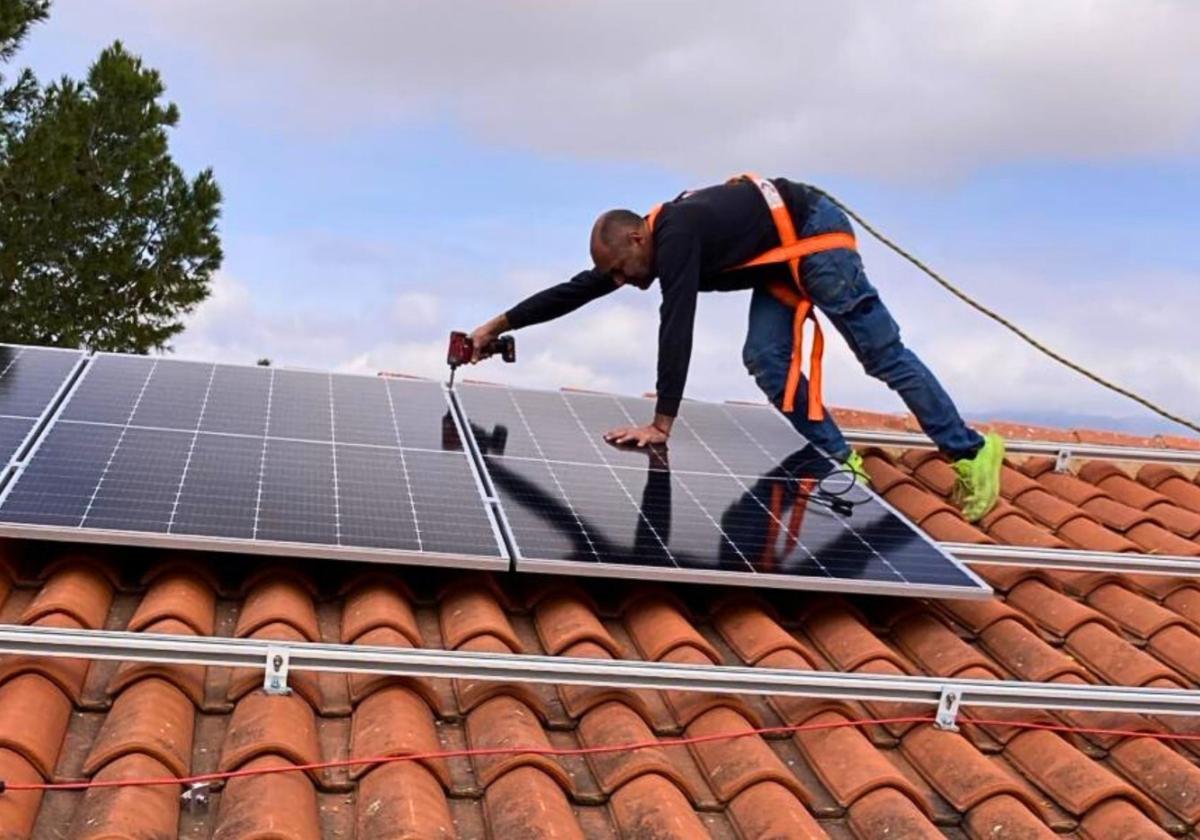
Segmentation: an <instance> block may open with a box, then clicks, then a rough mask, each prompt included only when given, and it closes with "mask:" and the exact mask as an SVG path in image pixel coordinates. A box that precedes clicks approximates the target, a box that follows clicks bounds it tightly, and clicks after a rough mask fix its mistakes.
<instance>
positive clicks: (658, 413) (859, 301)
mask: <svg viewBox="0 0 1200 840" xmlns="http://www.w3.org/2000/svg"><path fill="white" fill-rule="evenodd" d="M591 255H592V261H593V263H594V268H592V269H589V270H586V271H582V272H580V273H579V274H577V275H575V276H574V277H573V278H571V279H570V280H569V281H567V282H565V283H560V284H558V285H556V286H552V287H550V288H549V289H546V290H544V291H541V292H538V293H537V294H535V295H533V296H531V297H529V298H527V299H525V300H523V301H521V302H520V303H518V304H517V305H516V306H514V307H513V308H512V309H510V310H508V311H507V312H505V313H502V314H500V315H497V316H496V317H495V318H492V319H491V320H490V321H488V322H487V323H485V324H483V325H482V326H480V327H478V328H477V329H476V330H475V331H474V332H473V333H472V340H473V342H474V346H475V347H477V348H478V347H483V346H485V345H486V344H487V342H488V341H490V340H491V339H493V338H495V337H496V336H498V335H500V334H501V333H503V332H506V331H508V330H516V329H521V328H522V327H527V326H530V325H531V324H539V323H542V322H544V321H549V320H551V319H554V318H558V317H560V316H562V315H566V314H567V313H568V312H573V311H574V310H576V309H578V308H579V307H580V306H582V305H583V304H585V303H588V302H589V301H592V300H595V299H597V298H599V297H602V296H604V295H606V294H609V293H610V292H613V291H616V290H617V289H619V288H621V287H622V286H625V285H630V286H634V287H636V288H638V289H642V290H645V289H648V288H650V285H651V283H652V282H653V281H654V279H655V278H658V280H659V284H660V286H661V289H662V305H661V307H660V309H659V318H660V321H659V331H658V386H657V404H656V406H655V414H654V418H653V420H651V421H650V422H649V423H648V424H646V425H644V426H625V427H621V428H617V429H613V430H612V431H610V432H608V433H607V434H606V435H605V439H606V440H608V441H609V442H611V443H616V444H636V445H637V446H646V445H650V444H665V443H666V442H667V439H668V438H669V437H670V434H671V427H672V425H673V424H674V422H675V416H676V414H677V413H678V411H679V403H680V400H681V399H682V398H683V392H684V385H685V383H686V381H687V373H688V363H689V361H690V359H691V354H692V329H693V325H694V322H695V315H696V295H697V294H698V293H699V292H720V291H736V290H742V289H749V290H752V294H751V298H750V324H749V330H748V331H747V335H746V342H745V346H744V348H743V351H742V359H743V362H744V363H745V365H746V369H747V370H748V371H749V372H750V374H751V375H752V376H753V377H754V380H755V382H756V383H757V384H758V387H759V388H760V389H761V390H762V391H763V393H764V394H765V395H766V396H767V399H769V400H770V401H771V403H772V404H774V405H775V406H776V407H777V408H779V409H780V410H781V411H782V412H783V413H784V415H785V416H786V417H787V419H788V420H789V421H790V422H791V424H792V425H793V426H794V427H795V428H796V430H797V431H799V432H800V433H801V434H802V435H804V436H805V437H806V438H807V439H808V440H810V441H812V442H813V443H814V444H816V445H817V446H818V447H819V448H821V449H822V450H824V451H825V452H826V453H828V454H829V455H830V456H831V457H833V458H835V459H837V460H839V461H841V462H843V463H845V464H846V465H847V467H848V468H849V469H852V470H854V472H855V473H857V474H859V475H860V476H863V477H865V473H864V471H863V467H862V459H861V457H860V456H859V455H858V454H857V453H855V452H853V451H852V450H851V449H850V446H849V445H848V444H847V443H846V440H845V438H844V437H843V436H842V433H841V431H840V430H839V429H838V427H837V424H836V423H835V422H834V421H833V419H832V418H831V417H830V416H829V414H828V412H826V411H824V407H823V406H822V404H821V401H820V387H819V386H820V380H819V373H820V368H819V358H820V346H821V345H820V341H821V339H820V334H819V325H816V332H817V336H816V338H815V343H814V352H813V357H814V358H813V366H812V368H810V374H811V376H810V377H809V378H806V377H805V376H804V375H803V374H802V373H801V364H800V362H801V356H802V354H803V346H802V335H803V328H804V324H805V320H806V319H807V318H808V317H810V310H811V307H812V306H814V305H815V307H816V308H818V309H820V310H821V311H822V312H823V313H824V314H825V316H826V317H827V318H828V319H829V321H830V322H831V323H832V324H833V326H834V328H836V329H837V331H838V332H839V333H841V334H842V337H843V338H845V340H846V342H847V343H848V344H849V345H850V348H851V349H852V350H853V351H854V354H855V356H856V357H857V358H858V360H859V362H860V363H862V366H863V369H864V370H865V371H866V372H867V373H868V374H870V375H871V376H873V377H875V378H877V379H880V380H882V381H883V382H884V383H886V384H887V385H888V387H890V388H891V389H892V390H894V391H896V392H897V393H898V394H899V395H900V396H901V398H902V399H903V400H904V402H905V404H907V406H908V408H909V410H910V411H911V412H912V413H913V415H914V416H915V417H916V418H917V422H919V423H920V424H921V428H922V429H924V431H925V433H926V434H927V435H928V436H929V437H930V438H931V439H932V440H933V441H934V442H935V443H936V444H937V445H938V448H939V449H941V451H942V452H943V453H945V454H946V455H947V456H948V457H949V458H950V459H951V460H952V461H953V462H954V469H955V472H956V473H957V476H958V484H957V486H956V488H955V498H956V500H957V501H958V503H959V504H960V505H961V506H962V508H963V514H964V516H965V517H966V518H967V519H968V520H970V521H972V522H974V521H977V520H979V519H981V518H982V517H983V516H984V515H985V514H986V513H987V512H988V511H989V510H991V508H992V507H993V506H994V505H995V503H996V498H997V495H998V493H999V487H1000V468H1001V464H1002V462H1003V460H1004V442H1003V440H1001V438H1000V437H999V436H998V435H994V434H989V435H987V436H986V437H985V436H981V435H979V434H978V433H977V432H975V431H974V430H972V429H970V428H968V427H967V425H966V424H965V423H964V422H963V420H962V418H961V417H960V416H959V413H958V410H957V409H956V408H955V406H954V403H953V402H952V401H951V399H950V397H949V395H947V394H946V392H945V390H944V389H943V388H942V386H941V385H940V384H939V383H938V381H937V379H936V378H935V377H934V376H933V374H932V373H930V371H929V369H928V368H926V367H925V365H924V364H922V363H921V361H920V360H919V359H918V358H917V357H916V355H915V354H913V352H912V351H911V350H909V349H908V348H906V347H905V346H904V344H903V343H902V342H901V341H900V328H899V327H898V326H897V324H896V322H895V321H894V320H893V319H892V316H891V315H890V314H889V312H888V310H887V308H886V307H885V306H884V305H883V301H882V300H880V297H879V293H878V292H877V291H876V290H875V288H874V287H873V286H872V285H871V283H870V282H869V281H868V280H867V276H866V274H865V273H864V272H863V266H862V260H861V259H860V258H859V255H858V251H857V250H855V247H854V240H853V232H852V229H851V227H850V222H849V220H848V219H847V218H846V215H845V213H843V212H842V211H841V210H840V209H839V208H838V207H837V206H836V205H834V204H833V202H832V201H830V200H829V199H828V198H827V197H826V196H824V195H823V194H822V193H821V192H819V191H817V190H815V189H812V188H810V187H807V186H805V185H803V184H799V183H795V182H793V181H788V180H786V179H783V178H777V179H773V180H770V181H768V180H766V179H762V178H759V177H758V176H755V175H745V176H740V177H738V178H736V179H733V180H731V181H729V182H728V183H725V184H722V185H719V186H714V187H707V188H705V189H700V190H694V191H690V192H685V193H683V194H682V195H680V196H679V197H678V198H676V199H675V200H674V201H670V202H667V203H666V204H663V205H660V206H659V207H657V208H655V209H654V211H652V213H651V214H650V215H649V216H647V217H643V216H640V215H638V214H636V213H634V212H632V211H629V210H610V211H608V212H606V213H603V214H602V215H601V216H600V217H599V218H598V219H597V220H596V223H595V225H594V226H593V228H592V236H591ZM813 320H814V321H815V318H814V319H813ZM473 361H478V356H477V357H476V359H475V360H473ZM810 379H811V381H810Z"/></svg>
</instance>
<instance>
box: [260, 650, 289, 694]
mask: <svg viewBox="0 0 1200 840" xmlns="http://www.w3.org/2000/svg"><path fill="white" fill-rule="evenodd" d="M288 661H289V656H288V649H287V648H285V647H268V648H267V661H266V665H265V667H266V670H265V671H264V673H263V691H264V692H266V693H267V694H291V693H292V690H291V689H290V688H288Z"/></svg>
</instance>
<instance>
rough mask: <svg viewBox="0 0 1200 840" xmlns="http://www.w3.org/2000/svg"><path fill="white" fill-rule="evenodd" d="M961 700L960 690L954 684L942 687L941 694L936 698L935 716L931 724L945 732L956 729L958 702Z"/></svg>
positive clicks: (955, 730)
mask: <svg viewBox="0 0 1200 840" xmlns="http://www.w3.org/2000/svg"><path fill="white" fill-rule="evenodd" d="M961 701H962V691H961V690H960V689H959V688H957V687H956V686H952V685H947V686H943V687H942V696H941V697H940V698H939V699H938V706H937V717H936V718H935V719H934V722H933V725H934V726H936V727H937V728H938V729H941V730H944V731H946V732H957V731H958V704H959V703H960V702H961Z"/></svg>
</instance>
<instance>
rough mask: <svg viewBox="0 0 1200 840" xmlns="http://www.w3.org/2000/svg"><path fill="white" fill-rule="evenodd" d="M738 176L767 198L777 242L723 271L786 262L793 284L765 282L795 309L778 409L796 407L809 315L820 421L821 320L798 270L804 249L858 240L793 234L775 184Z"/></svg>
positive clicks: (811, 399) (812, 394)
mask: <svg viewBox="0 0 1200 840" xmlns="http://www.w3.org/2000/svg"><path fill="white" fill-rule="evenodd" d="M741 180H746V181H749V182H750V183H752V184H754V186H756V187H758V191H759V192H760V193H761V194H762V197H763V200H764V201H766V202H767V208H768V209H769V210H770V211H771V218H772V220H774V222H775V230H776V231H778V233H779V247H777V248H771V249H770V250H769V251H764V252H763V253H761V254H759V255H758V256H757V257H753V258H752V259H749V260H746V262H744V263H742V264H741V265H735V266H733V267H732V268H729V269H726V270H727V271H737V270H739V269H743V268H751V267H753V266H758V265H771V264H774V263H787V267H788V270H789V271H790V272H791V274H792V281H793V283H791V284H789V283H785V282H778V283H772V284H771V285H770V286H769V287H768V290H769V291H770V292H771V294H772V295H773V296H774V297H775V299H776V300H778V301H779V302H780V303H783V304H784V305H786V306H789V307H793V308H794V309H795V310H796V315H795V320H794V321H793V322H792V338H793V347H792V363H791V366H790V367H789V368H788V376H787V386H786V388H785V389H784V392H783V410H784V411H785V412H787V413H789V414H790V413H791V412H793V411H795V409H796V390H797V389H798V388H799V387H800V374H801V370H802V369H803V367H804V322H805V321H808V320H810V319H811V320H812V322H813V341H812V355H811V357H810V360H809V364H808V419H810V420H823V419H824V418H825V409H824V407H823V400H822V399H821V360H822V358H823V357H824V355H825V336H824V334H823V333H822V332H821V324H820V322H819V321H818V320H817V315H816V312H814V311H813V302H812V298H810V297H809V296H808V292H807V290H806V289H805V288H804V281H803V279H802V278H801V275H800V261H801V260H803V259H804V258H805V257H807V256H808V255H809V254H815V253H818V252H819V251H832V250H834V249H835V248H849V249H850V250H855V249H856V247H857V243H856V242H855V240H854V234H852V233H822V234H818V235H816V236H806V237H803V238H801V237H798V236H797V235H796V226H795V224H793V222H792V215H791V213H789V212H788V209H787V205H786V204H784V201H783V196H781V195H780V194H779V190H777V189H776V188H775V185H774V184H772V183H771V182H770V181H768V180H767V179H766V178H762V177H759V176H758V175H756V174H754V173H753V172H746V173H743V174H742V175H738V176H737V177H735V178H731V179H730V180H729V183H734V182H735V181H741ZM685 195H686V193H685ZM662 207H663V206H662V205H661V204H659V205H657V206H656V207H654V209H653V210H651V211H650V213H649V214H648V215H647V216H646V224H647V225H649V227H650V231H651V232H652V233H653V231H654V223H655V221H656V220H657V219H658V213H659V211H660V210H662ZM793 284H794V285H793Z"/></svg>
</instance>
